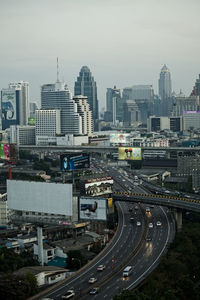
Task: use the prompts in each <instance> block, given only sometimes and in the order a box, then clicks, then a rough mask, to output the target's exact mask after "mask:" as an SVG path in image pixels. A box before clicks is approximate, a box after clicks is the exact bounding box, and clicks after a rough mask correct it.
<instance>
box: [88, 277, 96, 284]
mask: <svg viewBox="0 0 200 300" xmlns="http://www.w3.org/2000/svg"><path fill="white" fill-rule="evenodd" d="M96 281H97V278H95V277H91V278H90V279H89V280H88V283H95V282H96Z"/></svg>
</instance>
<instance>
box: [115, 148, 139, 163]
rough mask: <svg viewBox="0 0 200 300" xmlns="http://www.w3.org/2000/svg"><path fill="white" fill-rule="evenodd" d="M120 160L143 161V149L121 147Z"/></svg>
mask: <svg viewBox="0 0 200 300" xmlns="http://www.w3.org/2000/svg"><path fill="white" fill-rule="evenodd" d="M118 153H119V160H142V150H141V148H131V147H119V148H118Z"/></svg>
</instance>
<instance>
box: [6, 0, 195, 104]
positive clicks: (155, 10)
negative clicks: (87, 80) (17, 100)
mask: <svg viewBox="0 0 200 300" xmlns="http://www.w3.org/2000/svg"><path fill="white" fill-rule="evenodd" d="M199 12H200V0H167V1H165V0H18V1H16V0H0V89H1V88H3V87H4V88H5V87H7V85H8V83H9V82H11V81H18V80H25V81H29V83H30V100H31V101H36V100H37V101H39V100H40V86H41V85H42V84H45V83H54V82H55V81H56V57H59V65H60V79H61V80H62V79H64V80H65V81H66V82H67V84H68V86H69V88H70V91H71V92H72V93H73V90H74V82H75V80H76V77H77V76H78V73H79V71H80V68H81V66H83V65H87V66H88V67H89V68H90V70H91V71H92V74H93V76H94V78H95V80H96V82H97V88H98V99H99V104H100V108H102V107H103V106H105V94H106V88H107V87H113V86H114V85H117V87H119V88H124V87H126V86H131V85H137V84H152V85H153V87H154V90H155V92H156V93H157V90H158V77H159V72H160V69H161V67H162V66H163V64H166V65H167V66H168V67H169V69H170V71H171V76H172V87H173V90H175V91H176V92H178V91H179V90H180V88H181V89H182V90H183V92H184V93H185V94H186V95H189V94H190V92H191V90H192V87H193V85H194V83H195V80H196V78H197V77H198V74H199V73H200V17H199Z"/></svg>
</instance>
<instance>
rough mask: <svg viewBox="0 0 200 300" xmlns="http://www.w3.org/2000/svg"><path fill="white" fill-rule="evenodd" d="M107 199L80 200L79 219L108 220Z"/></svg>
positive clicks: (83, 198)
mask: <svg viewBox="0 0 200 300" xmlns="http://www.w3.org/2000/svg"><path fill="white" fill-rule="evenodd" d="M106 203H107V200H106V199H98V198H96V199H95V198H85V197H80V198H79V218H80V219H82V220H106V219H107V213H106V209H107V206H106Z"/></svg>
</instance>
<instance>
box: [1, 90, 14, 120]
mask: <svg viewBox="0 0 200 300" xmlns="http://www.w3.org/2000/svg"><path fill="white" fill-rule="evenodd" d="M1 110H2V119H3V120H16V119H17V114H16V92H15V91H14V90H13V91H12V90H2V92H1Z"/></svg>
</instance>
